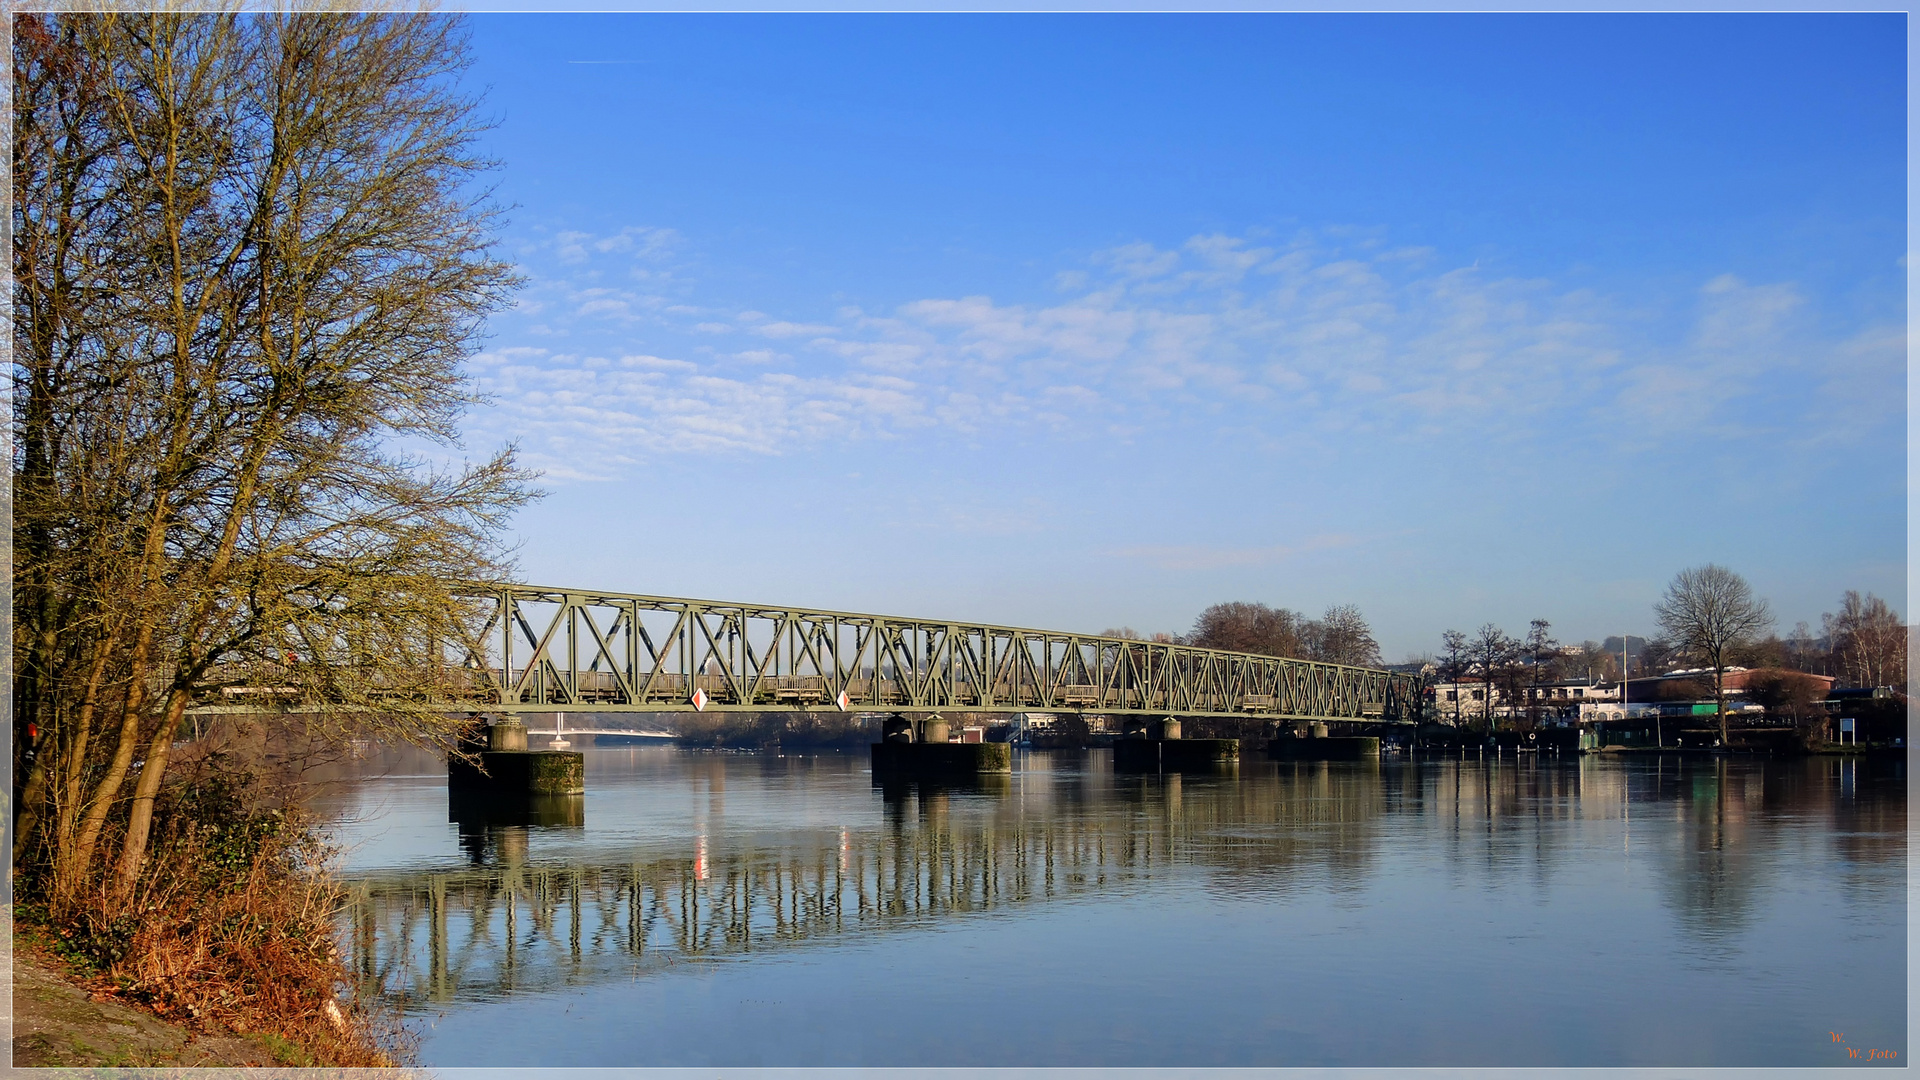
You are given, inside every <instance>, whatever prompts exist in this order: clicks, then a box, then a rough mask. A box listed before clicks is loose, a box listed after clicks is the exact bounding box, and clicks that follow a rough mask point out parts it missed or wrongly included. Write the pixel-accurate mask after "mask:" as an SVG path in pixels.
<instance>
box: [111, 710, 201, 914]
mask: <svg viewBox="0 0 1920 1080" xmlns="http://www.w3.org/2000/svg"><path fill="white" fill-rule="evenodd" d="M187 696H188V695H187V689H186V688H185V687H183V686H180V685H179V684H177V683H176V684H175V685H174V687H173V689H172V690H171V691H170V692H169V693H168V694H167V707H166V709H165V710H164V711H163V712H162V714H161V716H160V727H159V728H158V729H157V730H156V731H154V733H153V740H152V741H151V742H149V743H148V744H147V760H146V763H145V764H144V765H142V766H141V767H140V779H139V780H138V781H136V782H135V783H134V786H133V809H132V812H131V813H130V814H129V815H128V816H127V837H126V840H125V841H124V842H123V843H122V844H121V846H120V888H121V889H123V890H125V889H130V888H132V887H133V883H134V881H135V879H137V878H138V877H139V876H140V866H141V864H142V863H144V862H145V861H146V858H147V835H148V833H149V832H150V831H151V830H152V827H153V800H154V796H156V795H158V794H159V793H160V781H161V780H163V779H164V778H165V777H166V772H167V758H168V757H169V756H171V754H172V752H173V735H174V732H176V731H178V730H179V729H180V718H181V716H183V715H184V714H185V713H186V711H187Z"/></svg>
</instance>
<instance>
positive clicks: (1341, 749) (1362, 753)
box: [1267, 735, 1380, 761]
mask: <svg viewBox="0 0 1920 1080" xmlns="http://www.w3.org/2000/svg"><path fill="white" fill-rule="evenodd" d="M1267 756H1268V757H1270V758H1272V759H1273V760H1275V761H1378V760H1379V759H1380V740H1379V739H1377V738H1375V737H1373V736H1372V735H1359V736H1354V737H1351V738H1346V737H1340V738H1325V739H1300V738H1289V737H1287V736H1284V735H1283V736H1281V737H1280V738H1277V739H1274V740H1273V741H1272V742H1269V743H1268V744H1267Z"/></svg>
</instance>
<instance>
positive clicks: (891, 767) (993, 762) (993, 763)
mask: <svg viewBox="0 0 1920 1080" xmlns="http://www.w3.org/2000/svg"><path fill="white" fill-rule="evenodd" d="M1012 771H1013V748H1012V747H1010V746H1008V745H1007V744H1006V743H937V742H928V743H903V742H877V743H874V744H873V773H874V775H875V776H880V775H883V774H884V775H888V776H914V775H949V776H951V775H969V774H974V773H1003V772H1012Z"/></svg>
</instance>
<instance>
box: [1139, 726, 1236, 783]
mask: <svg viewBox="0 0 1920 1080" xmlns="http://www.w3.org/2000/svg"><path fill="white" fill-rule="evenodd" d="M1239 762H1240V742H1239V740H1238V739H1187V738H1182V731H1181V727H1180V718H1179V717H1177V716H1168V717H1165V718H1163V719H1160V720H1155V721H1153V722H1151V723H1149V724H1147V725H1145V726H1144V727H1142V728H1139V729H1137V730H1135V731H1130V732H1129V733H1128V736H1127V737H1126V738H1123V739H1121V740H1119V741H1118V742H1116V743H1114V744H1113V767H1114V770H1115V771H1117V772H1216V771H1222V770H1225V769H1229V768H1232V767H1234V766H1236V765H1238V764H1239Z"/></svg>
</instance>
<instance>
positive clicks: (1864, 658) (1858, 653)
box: [1432, 563, 1908, 740]
mask: <svg viewBox="0 0 1920 1080" xmlns="http://www.w3.org/2000/svg"><path fill="white" fill-rule="evenodd" d="M1654 614H1655V617H1656V620H1657V622H1658V625H1659V627H1660V631H1659V633H1658V634H1657V635H1655V636H1653V637H1649V638H1636V637H1631V636H1627V637H1620V638H1609V639H1607V641H1606V642H1605V643H1604V644H1602V643H1599V642H1594V641H1584V642H1581V643H1580V644H1579V645H1575V646H1562V645H1561V644H1560V643H1559V642H1558V641H1555V640H1554V639H1553V637H1552V634H1551V629H1552V628H1551V625H1550V624H1549V623H1548V622H1547V620H1545V619H1534V620H1533V621H1532V622H1531V623H1530V624H1529V626H1528V630H1527V632H1526V633H1525V634H1524V635H1521V636H1514V635H1510V634H1508V633H1507V632H1506V631H1505V630H1504V629H1502V628H1501V627H1500V626H1498V625H1497V624H1494V623H1486V624H1484V625H1482V626H1481V627H1480V628H1479V629H1478V630H1476V631H1474V632H1473V633H1471V634H1468V633H1464V632H1462V631H1460V630H1448V631H1446V632H1445V633H1444V634H1442V635H1441V639H1440V640H1441V648H1440V652H1439V653H1438V654H1437V655H1436V656H1435V657H1434V658H1433V660H1432V664H1433V668H1434V673H1435V675H1437V676H1438V677H1439V678H1440V679H1441V680H1442V681H1445V682H1460V681H1462V680H1466V679H1471V680H1473V681H1476V682H1481V683H1483V684H1484V685H1485V687H1486V689H1487V690H1488V691H1489V692H1488V693H1484V694H1482V695H1481V699H1480V700H1479V701H1460V700H1454V701H1450V702H1441V703H1440V710H1441V713H1442V715H1443V716H1445V717H1447V718H1449V719H1452V720H1454V721H1455V722H1456V723H1460V722H1479V723H1482V724H1485V725H1488V726H1491V725H1493V723H1494V705H1495V698H1496V697H1499V696H1504V697H1505V698H1506V700H1508V701H1511V702H1516V703H1517V702H1525V703H1527V708H1528V710H1529V714H1531V713H1533V712H1536V711H1537V710H1538V709H1539V708H1541V706H1542V705H1543V701H1542V700H1541V699H1540V696H1539V695H1538V694H1535V693H1529V689H1530V688H1537V687H1540V686H1542V685H1545V684H1550V683H1555V682H1560V681H1564V680H1567V679H1574V678H1587V679H1608V680H1611V679H1618V678H1620V677H1621V676H1622V675H1625V676H1626V677H1627V678H1642V677H1647V676H1651V675H1654V674H1658V673H1661V672H1666V671H1671V670H1674V669H1676V668H1697V669H1699V670H1700V672H1701V675H1700V678H1699V679H1698V680H1695V681H1693V682H1690V683H1686V684H1682V685H1673V686H1667V687H1663V690H1664V691H1665V693H1663V694H1662V696H1665V697H1675V696H1677V697H1681V698H1686V699H1689V700H1697V699H1700V698H1709V697H1710V698H1712V699H1714V701H1715V702H1716V703H1717V705H1718V708H1717V709H1716V710H1715V711H1716V713H1717V714H1718V716H1719V721H1720V725H1721V727H1722V732H1721V735H1722V738H1723V740H1724V738H1725V736H1726V732H1725V726H1726V697H1727V695H1726V689H1725V675H1726V672H1727V670H1728V669H1729V668H1757V669H1767V670H1766V672H1765V673H1764V674H1762V675H1761V676H1760V677H1758V678H1757V679H1752V680H1750V681H1749V685H1748V687H1747V694H1748V698H1749V700H1752V701H1754V702H1756V703H1758V704H1761V705H1763V706H1765V707H1766V708H1767V710H1768V711H1769V712H1770V713H1773V714H1776V715H1781V716H1787V717H1801V716H1802V715H1803V714H1804V715H1805V716H1812V715H1813V714H1814V713H1815V712H1817V711H1818V708H1817V702H1818V700H1819V698H1820V697H1821V696H1823V695H1822V693H1821V686H1822V684H1821V683H1819V682H1818V681H1816V680H1813V679H1808V678H1805V676H1808V675H1823V676H1829V677H1831V678H1833V679H1834V680H1835V683H1836V685H1838V686H1841V687H1878V686H1893V687H1896V688H1900V689H1902V690H1904V688H1905V685H1906V672H1907V635H1908V628H1907V626H1906V624H1905V623H1904V622H1903V621H1902V620H1901V618H1900V615H1899V613H1898V612H1896V611H1894V610H1893V609H1892V607H1890V606H1889V605H1888V604H1887V602H1886V601H1884V600H1882V599H1880V598H1879V597H1877V596H1874V595H1873V594H1872V593H1867V594H1865V595H1864V596H1863V595H1862V594H1860V593H1859V592H1856V591H1853V590H1848V591H1847V592H1846V593H1845V594H1844V595H1843V596H1842V597H1841V598H1840V604H1839V610H1838V611H1837V612H1829V613H1827V614H1824V615H1822V616H1821V619H1820V632H1819V634H1817V635H1816V634H1814V633H1813V631H1812V630H1811V628H1810V627H1809V626H1808V624H1807V623H1805V622H1801V623H1798V624H1797V625H1796V626H1795V627H1794V629H1793V632H1792V633H1791V634H1789V635H1788V636H1787V637H1785V638H1782V637H1780V636H1779V635H1778V634H1777V633H1776V632H1775V631H1774V616H1773V613H1772V609H1771V608H1770V607H1769V606H1768V605H1767V602H1766V601H1765V600H1763V599H1760V598H1759V597H1758V596H1756V595H1755V594H1754V592H1753V590H1752V588H1751V587H1750V586H1749V585H1748V584H1747V582H1746V581H1745V580H1744V579H1743V578H1741V577H1740V575H1738V574H1736V573H1734V572H1733V571H1731V570H1728V569H1726V568H1724V567H1720V566H1716V565H1713V564H1711V563H1709V564H1707V565H1704V566H1699V567H1693V568H1689V569H1687V570H1683V571H1681V572H1680V573H1678V574H1676V575H1675V576H1674V579H1673V581H1672V582H1671V583H1669V585H1668V587H1667V591H1666V592H1665V594H1664V595H1662V597H1661V598H1660V600H1659V602H1658V603H1656V604H1655V606H1654ZM1533 718H1534V719H1537V717H1533Z"/></svg>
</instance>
